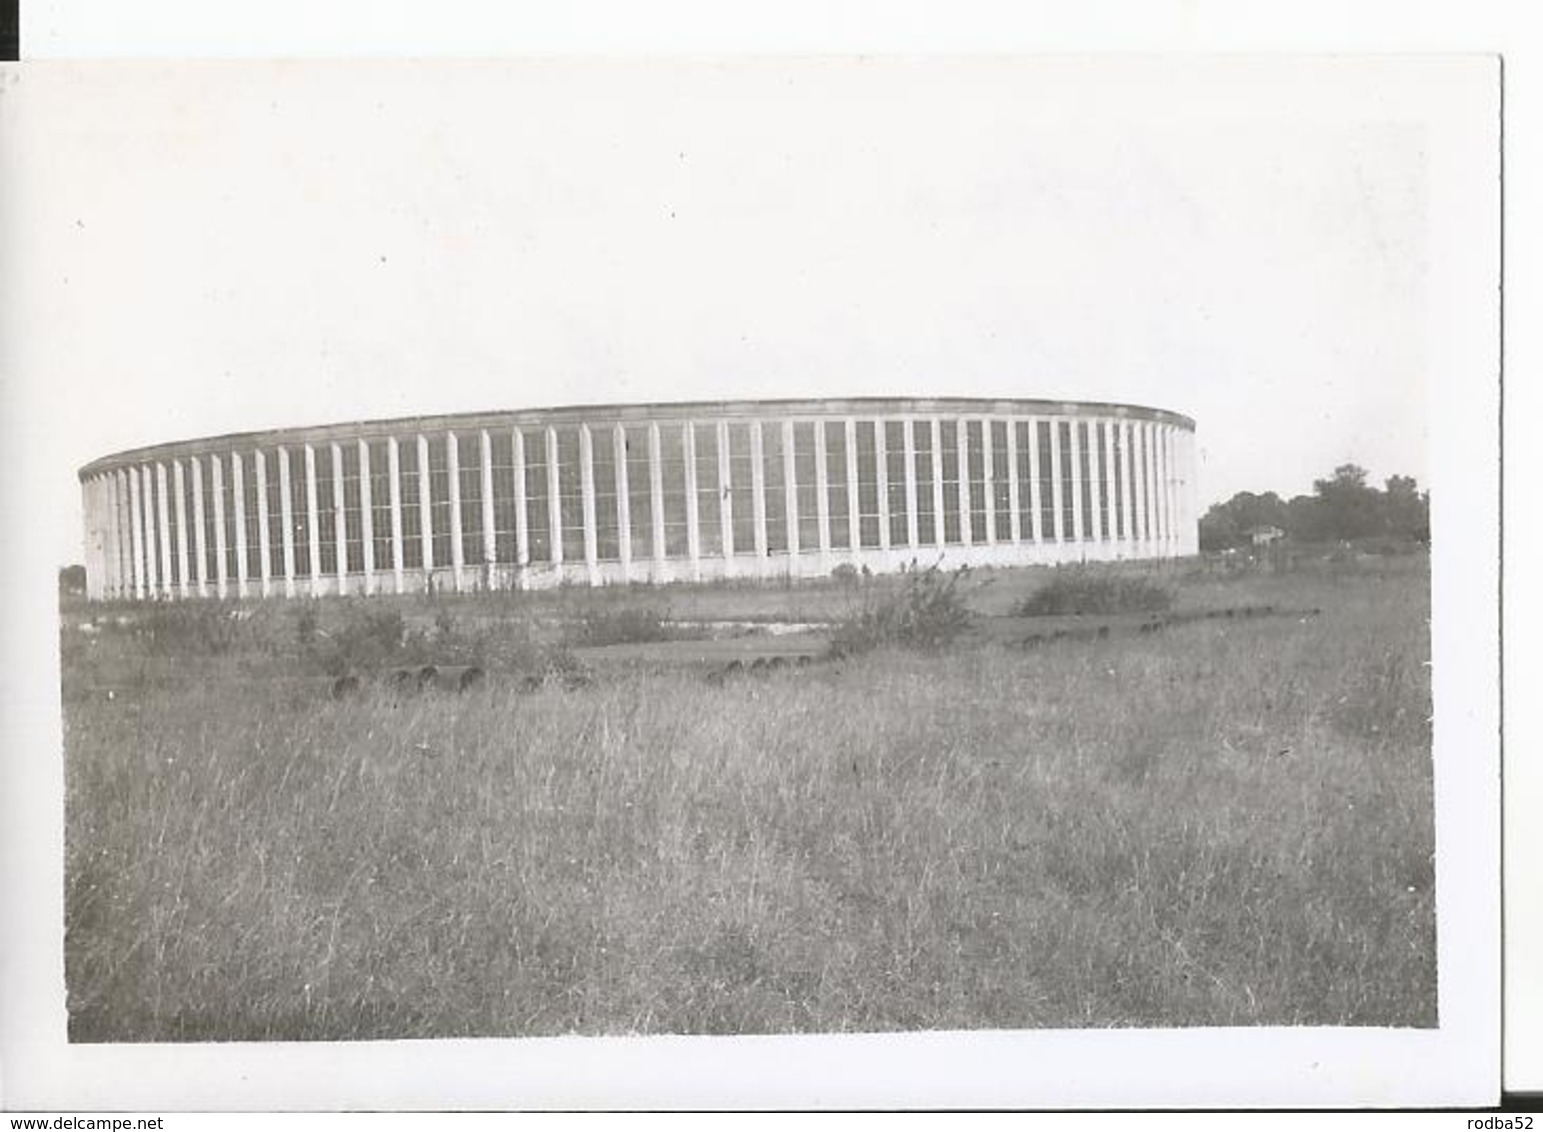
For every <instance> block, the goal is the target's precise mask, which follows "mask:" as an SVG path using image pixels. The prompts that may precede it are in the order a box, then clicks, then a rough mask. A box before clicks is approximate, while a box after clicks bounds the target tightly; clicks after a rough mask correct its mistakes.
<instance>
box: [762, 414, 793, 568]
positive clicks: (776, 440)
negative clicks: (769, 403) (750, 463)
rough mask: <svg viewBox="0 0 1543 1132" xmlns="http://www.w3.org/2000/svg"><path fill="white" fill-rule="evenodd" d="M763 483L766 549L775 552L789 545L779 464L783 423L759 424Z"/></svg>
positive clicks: (782, 477)
mask: <svg viewBox="0 0 1543 1132" xmlns="http://www.w3.org/2000/svg"><path fill="white" fill-rule="evenodd" d="M761 468H762V482H763V484H764V486H765V495H766V549H767V550H769V551H772V552H774V553H776V552H782V551H786V550H787V548H788V497H787V490H786V480H785V475H784V471H783V467H782V422H781V421H767V422H766V423H765V424H764V425H762V426H761Z"/></svg>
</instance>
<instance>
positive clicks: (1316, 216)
mask: <svg viewBox="0 0 1543 1132" xmlns="http://www.w3.org/2000/svg"><path fill="white" fill-rule="evenodd" d="M1442 69H1443V65H1442V64H1441V63H1439V62H1435V63H1429V64H1427V65H1426V66H1424V67H1422V66H1420V65H1412V64H1410V63H1409V62H1408V61H1403V62H1398V63H1394V62H1389V61H1384V62H1377V61H1373V60H1369V59H1359V60H1343V61H1339V62H1331V61H1319V62H1314V63H1310V62H1303V61H1300V60H1297V61H1284V60H1281V61H1274V62H1265V61H1262V60H1258V59H1255V60H1252V61H1242V60H1238V61H1232V62H1226V61H1218V60H1209V61H1200V60H1196V59H1170V60H1167V61H1156V60H1144V61H1141V60H1128V61H1124V62H1118V63H1116V62H1111V61H1110V60H1109V59H1107V58H1106V59H1104V60H1101V61H1096V62H1095V61H1088V60H1062V61H1059V62H1053V63H1052V62H1047V61H1043V60H1040V61H1027V60H1017V61H1013V60H994V61H993V60H987V59H980V58H976V59H970V60H956V61H953V62H947V61H937V60H934V61H928V62H921V61H910V62H904V61H901V62H897V61H888V62H876V61H871V60H870V61H854V60H827V61H823V62H816V61H806V62H802V63H792V62H754V63H752V62H746V61H743V60H740V61H736V62H723V63H717V64H715V63H712V62H708V61H702V62H697V63H682V62H676V63H672V64H646V63H638V62H630V63H629V62H622V61H611V62H600V61H592V62H589V63H584V64H575V63H563V62H556V63H554V62H547V63H532V62H526V63H448V62H438V63H432V64H401V63H398V64H389V63H374V64H357V63H356V64H347V65H345V64H290V65H283V66H281V65H274V64H247V65H230V64H223V65H208V64H206V65H198V66H167V65H165V64H159V65H155V66H147V65H115V66H114V65H109V66H100V67H95V68H84V67H78V66H77V67H71V66H60V67H58V68H57V69H55V70H34V71H33V72H31V73H30V74H27V75H26V76H25V78H24V80H22V81H20V83H19V85H18V80H16V79H15V78H14V77H13V78H12V83H11V86H10V88H9V89H8V90H7V91H6V94H5V99H4V101H5V103H6V106H7V108H8V109H9V110H11V111H15V110H17V108H18V106H24V107H25V113H24V115H22V114H13V115H12V116H11V117H10V118H8V119H0V125H4V126H5V127H6V131H7V133H6V134H5V135H4V136H8V137H9V138H10V141H9V142H7V143H4V149H3V150H0V153H3V155H4V158H5V160H6V162H7V163H8V164H7V165H6V166H5V167H4V168H3V172H4V176H5V181H4V183H5V184H6V185H7V188H8V190H11V191H12V195H11V197H10V203H9V204H8V205H7V206H6V208H5V216H4V222H5V223H7V224H10V223H11V222H16V221H19V222H20V223H19V224H13V225H12V226H10V227H9V228H8V229H0V231H4V232H5V234H6V236H7V241H6V244H5V246H7V247H12V248H15V249H16V250H15V255H14V258H13V259H12V260H11V261H10V262H9V264H8V265H7V267H6V269H5V270H6V274H5V275H3V276H0V284H3V287H4V294H5V299H6V303H7V305H8V306H9V309H10V313H11V323H10V330H9V332H8V333H7V335H6V336H5V339H4V345H3V347H0V360H3V361H5V362H6V363H7V364H6V367H5V368H6V370H7V371H8V372H9V373H11V374H12V375H13V379H8V380H7V382H6V385H5V391H4V393H5V396H6V398H7V399H8V400H9V401H10V405H9V406H7V411H10V412H16V413H20V414H24V416H21V417H18V418H16V419H26V420H28V421H31V422H35V423H34V428H35V430H36V435H37V437H38V438H39V440H38V443H39V445H40V450H41V451H42V452H43V453H44V455H43V456H42V458H43V459H44V460H45V461H46V463H47V465H48V467H49V468H50V471H49V473H48V474H47V476H46V477H45V478H44V479H43V480H42V481H41V482H42V484H43V489H42V490H43V491H44V492H45V493H46V500H44V501H39V506H38V511H37V515H38V522H39V523H40V524H41V526H42V527H43V529H44V530H43V533H44V535H45V537H47V538H50V539H52V540H53V541H54V542H55V544H56V545H57V547H58V554H59V557H60V560H61V561H69V560H76V559H78V558H79V557H80V552H79V545H80V533H79V502H78V486H77V484H76V481H75V477H74V473H75V470H76V469H77V468H78V467H79V466H80V465H81V464H84V463H86V462H87V461H89V460H91V459H93V458H95V457H98V456H101V455H105V454H107V453H109V452H113V451H116V450H119V449H123V448H128V447H134V446H138V445H142V444H150V443H156V442H160V441H166V440H175V439H185V438H191V437H197V436H203V435H210V434H215V433H220V432H228V431H240V430H246V429H254V428H266V427H280V426H286V425H303V424H320V423H326V422H331V421H342V420H352V419H360V418H370V417H385V416H395V415H405V414H417V413H435V412H452V411H457V410H480V409H494V408H518V407H524V406H532V405H543V404H560V403H574V402H589V401H593V402H601V401H623V400H669V399H682V398H696V397H734V396H799V395H846V394H853V395H856V394H895V395H904V394H915V395H931V394H960V395H983V396H1029V397H1037V396H1045V397H1052V398H1063V397H1064V398H1068V399H1093V400H1109V401H1132V402H1137V403H1143V404H1149V405H1155V406H1159V407H1163V408H1169V409H1174V410H1177V411H1180V412H1184V413H1187V414H1189V415H1191V416H1193V417H1195V418H1196V420H1197V421H1198V424H1199V435H1200V447H1201V450H1202V457H1203V461H1204V463H1203V471H1202V482H1201V488H1200V490H1201V497H1202V501H1203V503H1205V504H1209V503H1210V502H1213V501H1214V500H1216V499H1218V498H1224V497H1226V496H1228V495H1230V494H1232V493H1233V492H1235V491H1238V490H1243V489H1248V490H1257V491H1265V490H1275V491H1279V492H1281V493H1282V494H1288V495H1289V494H1295V493H1298V492H1305V491H1309V490H1311V484H1312V480H1313V479H1314V478H1315V477H1321V476H1323V475H1325V474H1327V473H1328V472H1329V471H1330V469H1332V468H1333V467H1334V466H1335V465H1336V464H1339V463H1343V462H1345V461H1349V460H1354V461H1355V462H1357V463H1360V464H1362V465H1364V466H1366V467H1368V468H1370V469H1371V471H1372V473H1373V475H1374V477H1375V478H1376V479H1377V480H1379V481H1380V480H1381V479H1382V478H1383V477H1385V476H1387V475H1389V474H1392V473H1395V472H1396V473H1403V474H1412V475H1414V476H1416V477H1417V478H1418V479H1419V480H1420V482H1421V484H1422V485H1424V484H1425V483H1426V479H1427V475H1426V473H1427V466H1428V465H1427V457H1426V416H1427V414H1426V398H1425V383H1426V381H1427V379H1428V378H1430V377H1431V375H1430V374H1428V373H1427V370H1426V365H1425V358H1426V356H1427V350H1426V348H1425V340H1424V335H1425V332H1426V325H1427V318H1426V305H1427V302H1428V299H1427V287H1426V283H1427V273H1426V263H1427V248H1426V242H1427V240H1426V232H1427V215H1426V212H1427V208H1428V199H1427V198H1428V193H1427V175H1426V172H1427V171H1426V164H1425V154H1424V151H1423V149H1422V143H1423V140H1424V133H1423V129H1422V126H1421V121H1420V117H1419V115H1418V113H1415V112H1413V111H1411V110H1410V109H1408V105H1407V104H1408V102H1409V100H1408V98H1407V97H1406V96H1407V95H1408V94H1409V92H1410V90H1411V89H1413V88H1414V87H1416V86H1420V85H1421V84H1424V83H1429V82H1432V81H1437V82H1438V83H1439V79H1440V76H1441V72H1442ZM1438 89H1439V86H1438ZM7 280H8V282H6V281H7ZM41 438H46V443H45V442H44V440H43V439H41Z"/></svg>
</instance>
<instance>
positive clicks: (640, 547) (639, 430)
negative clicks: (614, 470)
mask: <svg viewBox="0 0 1543 1132" xmlns="http://www.w3.org/2000/svg"><path fill="white" fill-rule="evenodd" d="M626 437H627V520H628V523H629V524H630V526H631V529H630V530H629V531H628V534H629V535H630V537H631V539H632V560H633V561H634V562H638V561H641V560H644V559H648V558H652V557H653V554H654V492H653V480H652V475H653V473H652V472H651V471H650V468H649V459H648V426H647V425H628V426H627V431H626Z"/></svg>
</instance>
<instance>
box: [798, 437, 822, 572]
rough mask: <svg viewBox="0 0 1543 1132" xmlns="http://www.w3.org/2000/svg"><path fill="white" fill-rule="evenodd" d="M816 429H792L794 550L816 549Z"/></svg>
mask: <svg viewBox="0 0 1543 1132" xmlns="http://www.w3.org/2000/svg"><path fill="white" fill-rule="evenodd" d="M819 427H820V426H819V425H818V424H816V423H815V422H814V421H798V422H797V423H796V424H794V425H793V484H794V490H795V493H796V495H797V497H798V546H799V549H800V550H806V551H807V550H814V549H815V548H816V547H818V546H819V545H820V485H819V481H818V479H817V478H816V475H815V463H814V452H815V444H816V442H817V436H818V431H817V430H818V429H819Z"/></svg>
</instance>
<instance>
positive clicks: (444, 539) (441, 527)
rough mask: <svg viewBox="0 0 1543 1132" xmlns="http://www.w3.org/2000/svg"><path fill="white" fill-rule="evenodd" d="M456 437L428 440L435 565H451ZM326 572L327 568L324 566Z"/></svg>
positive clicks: (430, 520) (431, 524)
mask: <svg viewBox="0 0 1543 1132" xmlns="http://www.w3.org/2000/svg"><path fill="white" fill-rule="evenodd" d="M454 440H455V438H454V437H453V436H449V435H446V436H436V437H431V438H430V440H429V524H430V527H431V529H432V530H433V532H434V537H433V544H434V565H436V566H448V565H450V448H449V445H450V444H451V443H453V442H454ZM322 568H323V569H326V566H325V564H323V567H322Z"/></svg>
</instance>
